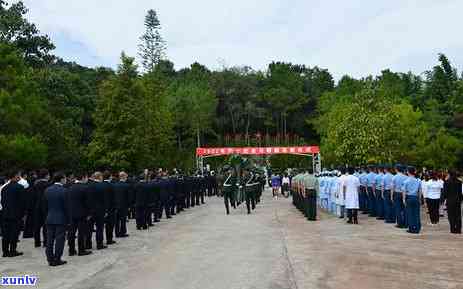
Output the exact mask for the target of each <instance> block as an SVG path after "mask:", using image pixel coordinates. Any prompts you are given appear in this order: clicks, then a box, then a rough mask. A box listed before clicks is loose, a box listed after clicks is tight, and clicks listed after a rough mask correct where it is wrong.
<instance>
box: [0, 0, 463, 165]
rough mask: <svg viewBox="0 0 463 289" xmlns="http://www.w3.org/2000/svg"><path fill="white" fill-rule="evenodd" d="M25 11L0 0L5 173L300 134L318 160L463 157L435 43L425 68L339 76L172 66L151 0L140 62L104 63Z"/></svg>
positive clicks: (454, 103) (447, 71) (457, 83)
mask: <svg viewBox="0 0 463 289" xmlns="http://www.w3.org/2000/svg"><path fill="white" fill-rule="evenodd" d="M26 13H27V9H26V7H25V6H24V4H23V3H21V2H17V3H15V4H7V3H6V1H4V0H0V171H2V170H4V169H7V168H9V167H18V168H19V167H21V168H26V169H36V168H39V167H42V166H48V167H50V168H51V169H73V168H88V169H90V168H92V169H93V168H105V167H114V168H124V169H127V170H133V171H136V170H140V169H142V168H144V167H181V168H192V167H193V166H194V155H193V153H194V149H195V148H196V146H197V145H202V146H234V145H239V146H243V145H250V146H251V145H261V146H266V145H268V146H271V145H302V144H320V145H321V148H322V156H323V162H324V164H325V165H327V166H330V165H339V164H347V163H349V164H365V163H369V162H375V163H377V162H389V163H392V162H403V163H412V164H415V165H421V166H426V167H436V168H449V167H460V168H461V167H463V153H462V151H463V148H462V140H463V79H462V77H461V75H460V74H459V72H458V71H457V70H456V69H455V68H454V67H453V66H452V63H451V61H450V60H449V59H448V58H447V57H446V56H445V55H444V54H439V55H437V63H436V65H435V66H434V67H432V68H430V70H429V71H426V72H425V73H424V74H422V76H420V75H415V74H413V73H411V72H408V73H401V72H394V71H390V70H384V71H382V72H381V73H380V74H379V75H378V76H366V77H365V78H362V79H355V78H353V77H351V76H348V75H346V76H344V77H342V78H341V79H339V80H338V81H337V82H335V80H334V79H333V77H332V75H331V74H330V72H329V71H328V70H327V69H322V68H319V67H307V66H304V65H298V64H293V63H287V62H278V61H275V62H272V63H270V64H269V65H268V68H267V69H266V70H265V71H256V70H253V69H252V68H250V67H225V68H223V69H221V70H217V71H211V70H209V69H208V68H207V67H205V66H204V65H201V64H200V63H193V64H192V65H191V66H190V67H187V68H183V69H179V70H175V69H174V64H173V63H172V62H170V61H169V60H168V59H167V57H166V54H165V49H166V47H165V42H164V40H163V39H162V37H161V35H160V27H161V24H160V22H159V19H158V18H157V15H156V12H155V11H154V10H150V11H148V13H147V16H146V18H145V27H146V30H145V33H144V34H143V35H142V37H141V43H140V56H141V65H142V68H143V69H142V71H140V70H139V69H138V67H137V64H136V63H135V59H134V58H132V57H130V56H127V55H125V54H122V56H121V61H120V64H119V67H118V69H117V71H113V70H112V69H110V68H103V67H96V68H87V67H83V66H81V65H79V64H76V63H70V62H66V61H63V60H62V59H60V58H59V57H56V56H54V55H53V49H54V44H53V43H52V41H51V40H50V39H49V37H48V36H46V35H43V34H41V33H40V32H39V30H38V28H37V27H36V26H35V25H34V24H33V23H30V22H29V21H27V20H26V18H25V17H24V16H25V14H26ZM141 21H143V19H141ZM270 161H271V162H272V164H273V165H275V166H281V167H286V166H299V165H308V164H307V163H306V160H302V159H301V158H298V157H288V156H278V157H272V158H271V159H270Z"/></svg>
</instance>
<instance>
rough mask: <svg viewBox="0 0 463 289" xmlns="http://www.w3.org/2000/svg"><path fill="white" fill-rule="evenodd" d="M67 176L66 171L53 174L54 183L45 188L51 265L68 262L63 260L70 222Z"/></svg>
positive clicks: (48, 250) (47, 251) (48, 257)
mask: <svg viewBox="0 0 463 289" xmlns="http://www.w3.org/2000/svg"><path fill="white" fill-rule="evenodd" d="M65 184H66V176H65V175H64V173H60V172H58V173H55V174H54V175H53V185H51V186H50V187H48V188H47V189H46V190H45V208H46V210H47V212H48V213H47V219H46V221H45V224H46V225H47V249H46V254H47V261H48V264H49V265H50V266H60V265H64V264H66V261H63V260H61V257H62V256H63V250H64V240H65V235H66V226H67V224H69V209H68V204H67V199H66V198H67V189H66V188H65V187H64V185H65Z"/></svg>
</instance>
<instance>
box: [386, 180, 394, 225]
mask: <svg viewBox="0 0 463 289" xmlns="http://www.w3.org/2000/svg"><path fill="white" fill-rule="evenodd" d="M393 178H394V176H393V175H392V174H391V173H389V172H388V173H386V174H385V175H384V178H383V189H384V193H383V196H384V200H383V201H384V222H385V223H395V220H396V217H395V210H394V202H393V201H392V198H393V193H392V186H393V182H392V179H393Z"/></svg>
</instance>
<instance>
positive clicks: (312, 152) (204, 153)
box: [196, 146, 321, 172]
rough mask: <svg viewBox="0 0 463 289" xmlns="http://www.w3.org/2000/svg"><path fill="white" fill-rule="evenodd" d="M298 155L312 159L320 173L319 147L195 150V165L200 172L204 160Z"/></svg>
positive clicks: (315, 169) (314, 167)
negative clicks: (247, 156) (246, 156)
mask: <svg viewBox="0 0 463 289" xmlns="http://www.w3.org/2000/svg"><path fill="white" fill-rule="evenodd" d="M281 154H289V155H299V156H304V157H310V158H312V166H313V170H314V172H320V171H321V157H320V147H318V146H291V147H222V148H197V149H196V165H197V167H198V169H199V170H201V172H203V169H204V159H205V158H211V157H219V156H226V155H257V156H259V155H260V156H262V155H281Z"/></svg>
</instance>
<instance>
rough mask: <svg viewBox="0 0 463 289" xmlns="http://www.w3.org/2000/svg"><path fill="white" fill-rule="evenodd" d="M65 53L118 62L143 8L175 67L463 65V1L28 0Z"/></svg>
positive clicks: (136, 32)
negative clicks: (444, 60) (155, 22)
mask: <svg viewBox="0 0 463 289" xmlns="http://www.w3.org/2000/svg"><path fill="white" fill-rule="evenodd" d="M24 2H25V3H26V5H27V7H29V9H30V11H29V15H28V17H29V18H30V20H31V21H33V22H34V23H36V24H37V25H38V27H39V29H40V30H41V32H43V33H46V34H48V35H49V36H50V37H51V38H52V40H53V42H54V43H55V44H56V46H57V49H56V51H55V53H56V54H57V55H59V56H61V57H63V58H64V59H66V60H70V61H76V62H78V63H80V64H83V65H87V66H111V67H116V65H117V63H118V60H119V56H120V53H121V51H122V50H124V51H125V52H127V53H128V54H130V55H132V56H135V55H136V53H137V44H138V42H139V41H138V38H139V36H140V35H141V34H142V33H143V30H144V27H143V20H144V16H145V14H146V11H147V10H148V9H155V10H156V11H157V13H158V15H159V18H160V21H161V25H162V34H163V37H164V38H165V40H166V41H167V45H168V51H167V53H168V57H169V59H170V60H172V61H173V62H174V63H175V66H176V68H181V67H185V66H189V65H190V64H191V63H193V62H195V61H197V62H200V63H202V64H205V65H207V66H208V67H209V68H211V69H218V68H220V67H222V65H223V64H225V65H226V66H236V65H249V66H251V67H253V68H254V69H265V67H266V66H267V64H268V63H269V62H271V61H289V62H293V63H299V64H305V65H308V66H315V65H318V66H320V67H323V68H328V69H329V70H330V72H332V73H333V75H334V76H335V77H336V78H337V79H339V77H340V76H342V75H344V74H350V75H353V76H355V77H362V76H366V75H368V74H378V73H379V72H380V71H381V70H383V69H385V68H390V69H392V70H394V71H404V72H406V71H409V70H411V71H413V72H415V73H421V72H423V71H425V70H427V69H430V68H431V67H432V66H433V65H435V63H436V61H437V54H438V53H440V52H442V53H445V54H446V55H447V56H448V57H449V58H450V60H451V62H452V63H453V65H455V66H457V67H458V69H459V71H461V70H462V68H463V53H462V52H463V37H461V35H462V34H463V32H462V31H461V28H462V27H463V15H462V11H463V1H462V0H374V1H369V0H233V1H231V0H228V1H225V0H196V1H191V0H124V1H122V0H25V1H24Z"/></svg>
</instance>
